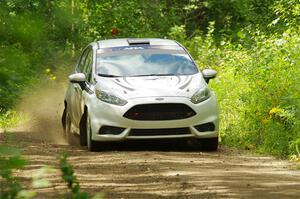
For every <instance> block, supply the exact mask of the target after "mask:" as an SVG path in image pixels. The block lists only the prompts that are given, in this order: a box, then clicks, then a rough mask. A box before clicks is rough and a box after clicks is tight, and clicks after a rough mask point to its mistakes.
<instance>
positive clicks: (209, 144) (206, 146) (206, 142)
mask: <svg viewBox="0 0 300 199" xmlns="http://www.w3.org/2000/svg"><path fill="white" fill-rule="evenodd" d="M197 145H198V146H199V147H200V149H201V150H204V151H217V150H218V145H219V141H218V137H215V138H203V139H197Z"/></svg>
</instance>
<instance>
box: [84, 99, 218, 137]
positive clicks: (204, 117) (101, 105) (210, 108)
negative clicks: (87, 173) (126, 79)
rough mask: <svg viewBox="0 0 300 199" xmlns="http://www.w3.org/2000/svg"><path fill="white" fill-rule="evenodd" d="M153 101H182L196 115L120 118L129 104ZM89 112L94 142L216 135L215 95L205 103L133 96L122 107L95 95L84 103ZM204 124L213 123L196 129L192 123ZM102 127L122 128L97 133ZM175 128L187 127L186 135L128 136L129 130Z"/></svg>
mask: <svg viewBox="0 0 300 199" xmlns="http://www.w3.org/2000/svg"><path fill="white" fill-rule="evenodd" d="M153 103H182V104H186V105H188V106H189V107H191V108H192V109H193V110H194V111H195V112H196V115H194V116H192V117H190V118H186V119H177V120H163V121H140V120H132V119H128V118H125V117H123V115H124V114H125V113H126V111H128V110H129V109H130V108H131V107H133V106H135V105H139V104H153ZM87 106H88V112H89V116H90V119H91V129H92V140H95V141H122V140H126V139H165V138H188V137H195V138H212V137H217V136H218V129H219V112H218V105H217V101H216V97H215V95H214V94H212V96H211V97H210V98H209V99H207V100H206V101H204V102H201V103H199V104H193V103H192V102H191V101H190V99H189V98H185V97H164V100H163V101H159V102H158V101H157V100H156V97H147V98H135V99H131V100H129V101H128V103H127V104H126V105H125V106H116V105H112V104H108V103H105V102H102V101H100V100H99V99H97V98H96V97H91V98H90V99H89V101H88V103H87ZM205 123H213V124H214V126H215V129H214V131H205V132H200V131H198V130H197V129H196V128H195V126H197V125H200V124H205ZM102 126H113V127H121V128H124V130H123V131H122V132H121V133H120V134H117V135H113V134H99V133H98V132H99V129H100V128H101V127H102ZM173 128H174V129H175V128H188V129H189V131H190V133H187V134H174V135H172V134H168V135H138V136H137V135H134V136H133V135H130V132H131V130H132V129H173Z"/></svg>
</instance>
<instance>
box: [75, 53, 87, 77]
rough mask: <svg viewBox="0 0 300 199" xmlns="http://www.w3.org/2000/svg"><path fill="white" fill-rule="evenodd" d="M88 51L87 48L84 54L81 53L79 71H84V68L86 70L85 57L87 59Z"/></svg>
mask: <svg viewBox="0 0 300 199" xmlns="http://www.w3.org/2000/svg"><path fill="white" fill-rule="evenodd" d="M87 53H88V49H87V50H85V51H84V52H83V53H82V54H81V57H80V61H79V63H78V66H77V71H78V72H80V73H82V72H83V70H84V66H85V65H84V63H85V59H86V56H87Z"/></svg>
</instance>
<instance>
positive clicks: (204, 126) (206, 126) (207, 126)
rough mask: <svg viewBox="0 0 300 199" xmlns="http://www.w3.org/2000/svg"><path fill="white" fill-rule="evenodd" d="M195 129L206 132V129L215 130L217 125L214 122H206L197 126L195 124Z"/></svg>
mask: <svg viewBox="0 0 300 199" xmlns="http://www.w3.org/2000/svg"><path fill="white" fill-rule="evenodd" d="M194 127H195V129H197V131H199V132H206V131H214V130H215V125H214V123H212V122H209V123H205V124H200V125H197V126H194Z"/></svg>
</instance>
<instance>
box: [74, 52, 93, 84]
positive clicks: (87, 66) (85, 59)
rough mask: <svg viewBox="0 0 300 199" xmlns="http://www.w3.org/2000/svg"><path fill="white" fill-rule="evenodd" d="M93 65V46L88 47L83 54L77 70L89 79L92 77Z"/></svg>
mask: <svg viewBox="0 0 300 199" xmlns="http://www.w3.org/2000/svg"><path fill="white" fill-rule="evenodd" d="M92 65H93V50H92V49H91V48H87V49H86V50H85V51H84V52H83V53H82V55H81V58H80V61H79V63H78V66H77V68H76V71H77V72H79V73H84V74H85V75H86V77H87V80H88V81H89V80H90V79H91V71H92Z"/></svg>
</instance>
